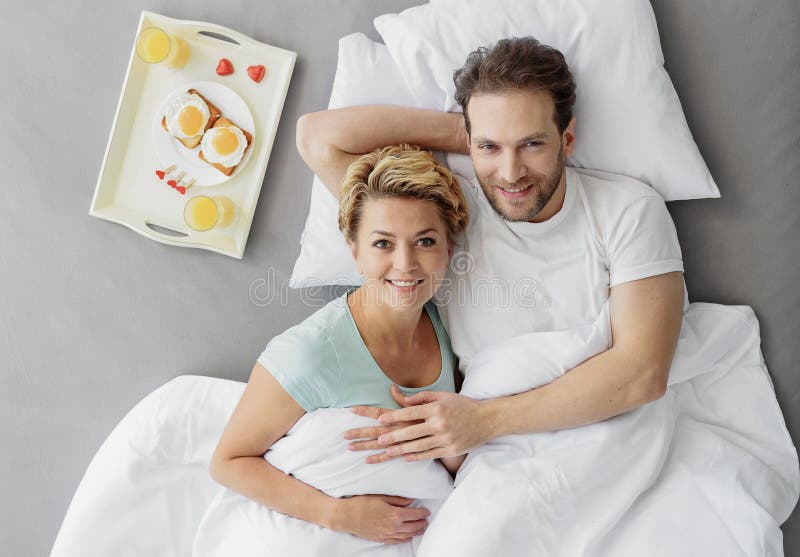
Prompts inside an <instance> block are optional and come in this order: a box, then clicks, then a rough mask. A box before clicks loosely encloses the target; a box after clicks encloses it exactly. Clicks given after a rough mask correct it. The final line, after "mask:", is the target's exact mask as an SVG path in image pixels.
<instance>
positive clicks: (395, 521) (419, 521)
mask: <svg viewBox="0 0 800 557" xmlns="http://www.w3.org/2000/svg"><path fill="white" fill-rule="evenodd" d="M304 413H305V412H304V410H303V408H302V407H301V406H300V405H299V404H297V402H296V401H295V400H294V399H293V398H292V397H291V396H290V395H289V394H288V393H287V392H286V390H285V389H284V388H283V387H282V386H281V385H280V383H278V381H277V380H276V379H275V378H274V377H273V376H272V374H270V373H269V372H268V371H267V370H266V369H264V367H263V366H261V364H258V363H256V365H255V366H254V367H253V371H252V373H251V375H250V381H249V382H248V384H247V388H246V389H245V392H244V394H243V395H242V398H241V400H240V401H239V404H238V405H237V406H236V409H235V410H234V411H233V414H232V415H231V417H230V420H229V421H228V424H227V426H226V427H225V431H224V432H223V434H222V437H221V438H220V441H219V444H218V445H217V448H216V450H215V451H214V456H213V457H212V459H211V476H212V478H214V480H216V481H217V482H219V483H220V484H222V485H224V486H226V487H228V488H230V489H232V490H234V491H236V492H238V493H241V494H242V495H244V496H246V497H249V498H250V499H253V500H254V501H257V502H259V503H261V504H262V505H265V506H267V507H269V508H271V509H274V510H276V511H278V512H281V513H283V514H286V515H289V516H293V517H295V518H300V519H303V520H306V521H308V522H313V523H315V524H318V525H320V526H323V527H325V528H329V529H332V530H338V531H346V532H350V533H352V534H355V535H357V536H359V537H362V538H366V539H371V540H375V541H380V542H383V543H401V542H404V541H408V540H409V539H410V538H411V537H412V536H414V535H418V534H420V533H422V531H424V528H425V526H427V521H426V520H425V517H426V516H427V515H428V514H429V513H428V511H427V510H425V509H407V508H405V507H406V506H407V505H409V504H410V503H411V502H412V500H410V499H405V498H402V497H389V496H384V495H365V496H360V497H351V498H349V499H336V498H333V497H329V496H328V495H326V494H325V493H323V492H321V491H319V490H317V489H315V488H314V487H312V486H310V485H308V484H306V483H304V482H301V481H300V480H298V479H296V478H294V477H292V476H290V475H288V474H285V473H283V472H282V471H281V470H278V469H277V468H275V467H274V466H272V465H271V464H269V463H268V462H267V461H266V460H264V458H263V454H264V453H265V452H266V451H267V449H269V448H270V447H271V446H272V445H273V443H275V442H276V441H277V440H278V439H280V438H281V437H283V436H284V435H285V434H286V432H287V431H289V429H290V428H291V427H292V425H294V424H295V423H296V422H297V420H299V419H300V418H301V417H302V416H303V414H304Z"/></svg>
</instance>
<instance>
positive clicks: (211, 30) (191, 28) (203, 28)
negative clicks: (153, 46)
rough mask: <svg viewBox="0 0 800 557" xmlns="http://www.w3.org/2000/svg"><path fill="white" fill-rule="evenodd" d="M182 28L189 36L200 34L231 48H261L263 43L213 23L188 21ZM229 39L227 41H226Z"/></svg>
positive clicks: (182, 23) (183, 23) (181, 24)
mask: <svg viewBox="0 0 800 557" xmlns="http://www.w3.org/2000/svg"><path fill="white" fill-rule="evenodd" d="M180 26H181V27H182V28H183V30H184V32H186V33H189V34H198V35H201V36H202V37H205V38H207V39H211V40H216V41H219V42H220V43H223V44H226V45H229V46H231V47H238V48H244V47H255V48H258V47H261V46H262V45H261V43H259V42H257V41H254V40H253V39H251V38H250V37H248V36H247V35H243V34H241V33H239V32H238V31H234V30H233V29H229V28H227V27H223V26H222V25H215V24H212V23H205V22H202V21H186V22H181V23H180ZM226 39H227V40H226Z"/></svg>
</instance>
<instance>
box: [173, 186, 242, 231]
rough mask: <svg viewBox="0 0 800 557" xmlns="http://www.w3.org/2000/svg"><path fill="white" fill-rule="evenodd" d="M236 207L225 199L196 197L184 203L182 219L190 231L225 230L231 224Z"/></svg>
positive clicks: (204, 196)
mask: <svg viewBox="0 0 800 557" xmlns="http://www.w3.org/2000/svg"><path fill="white" fill-rule="evenodd" d="M235 216H236V207H235V206H234V205H233V201H231V200H230V199H229V198H227V197H223V196H219V195H216V196H214V197H209V196H207V195H196V196H194V197H192V198H191V199H190V200H189V201H187V202H186V205H185V206H184V208H183V219H184V220H185V221H186V225H187V226H188V227H189V228H191V229H192V230H197V231H198V232H206V231H207V230H211V229H212V228H225V227H227V226H230V225H231V224H232V223H233V220H234V217H235Z"/></svg>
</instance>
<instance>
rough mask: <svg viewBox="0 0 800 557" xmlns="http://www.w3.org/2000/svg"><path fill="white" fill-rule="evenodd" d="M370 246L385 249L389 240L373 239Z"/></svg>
mask: <svg viewBox="0 0 800 557" xmlns="http://www.w3.org/2000/svg"><path fill="white" fill-rule="evenodd" d="M372 247H373V248H379V249H386V248H388V247H389V241H388V240H375V241H374V242H372Z"/></svg>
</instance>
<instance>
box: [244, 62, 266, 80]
mask: <svg viewBox="0 0 800 557" xmlns="http://www.w3.org/2000/svg"><path fill="white" fill-rule="evenodd" d="M266 71H267V70H266V69H265V68H264V66H262V65H260V64H259V65H258V66H249V67H248V68H247V75H249V76H250V79H252V80H253V81H255V82H256V83H259V82H260V81H261V80H262V79H263V78H264V74H265V73H266Z"/></svg>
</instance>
